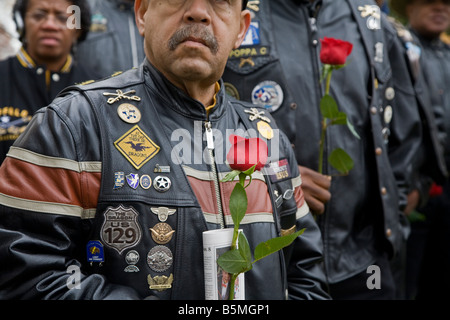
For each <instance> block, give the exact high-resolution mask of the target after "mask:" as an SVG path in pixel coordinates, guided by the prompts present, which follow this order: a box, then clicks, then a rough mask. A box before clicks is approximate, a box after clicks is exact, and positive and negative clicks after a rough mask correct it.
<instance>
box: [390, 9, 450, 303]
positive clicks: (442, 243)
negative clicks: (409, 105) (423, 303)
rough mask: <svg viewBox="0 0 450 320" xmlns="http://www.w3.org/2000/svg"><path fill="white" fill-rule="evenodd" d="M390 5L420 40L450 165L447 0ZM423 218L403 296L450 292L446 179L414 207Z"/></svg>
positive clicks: (416, 227)
mask: <svg viewBox="0 0 450 320" xmlns="http://www.w3.org/2000/svg"><path fill="white" fill-rule="evenodd" d="M390 5H391V8H392V9H393V10H395V12H396V13H397V14H399V15H401V16H402V17H404V18H406V19H407V21H408V24H407V26H408V28H409V30H410V31H411V33H412V35H413V36H414V38H415V39H416V40H418V43H419V44H420V49H421V56H422V60H423V64H422V70H424V71H425V72H426V73H425V75H426V81H425V83H426V85H427V87H426V91H425V92H424V93H425V94H427V95H428V96H429V99H430V100H431V102H432V104H433V107H434V108H436V107H440V108H441V110H442V111H443V117H442V120H441V121H439V122H438V126H440V127H442V131H443V132H444V135H443V138H441V140H442V141H443V146H444V151H443V152H444V158H445V162H446V166H447V167H449V165H450V139H449V136H450V90H449V88H448V84H449V83H450V46H449V45H448V44H446V43H444V42H443V41H442V40H441V39H440V36H441V34H442V33H443V32H445V31H446V30H447V29H448V28H449V26H450V1H449V0H428V1H425V0H395V1H391V3H390ZM417 212H418V213H419V214H420V215H419V217H422V221H420V220H419V221H415V222H414V223H412V235H411V238H410V241H409V243H408V252H410V254H408V260H409V261H408V275H407V277H408V278H407V279H408V281H407V284H408V289H407V292H408V298H410V299H442V298H448V297H450V295H449V293H448V291H445V290H444V291H442V290H440V289H441V288H442V287H446V286H448V285H450V277H449V276H448V270H450V182H449V180H448V178H447V180H444V181H443V182H441V183H437V184H434V185H432V187H431V189H430V199H429V200H428V202H427V203H426V205H425V206H422V207H419V208H417Z"/></svg>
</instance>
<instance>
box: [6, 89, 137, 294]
mask: <svg viewBox="0 0 450 320" xmlns="http://www.w3.org/2000/svg"><path fill="white" fill-rule="evenodd" d="M63 100H64V99H63ZM68 103H72V104H77V105H79V107H78V108H70V109H67V110H72V111H69V112H74V109H76V111H75V112H74V114H67V113H65V112H64V111H63V110H65V108H64V105H65V104H68ZM84 105H87V103H86V101H85V100H84V98H82V97H81V96H79V97H76V98H73V99H68V100H67V101H65V100H64V101H62V100H61V99H60V104H58V103H57V104H54V105H52V106H50V107H48V108H45V109H41V110H40V111H39V112H38V113H37V114H36V115H35V117H34V118H33V120H32V121H31V122H30V124H29V125H28V127H27V130H26V131H25V132H24V133H23V135H22V136H21V137H20V138H19V139H18V140H17V141H16V143H15V144H14V146H13V148H12V149H11V150H10V153H9V156H8V157H7V158H6V160H5V161H4V162H3V164H2V166H1V167H0V176H1V177H2V184H1V186H0V239H1V241H0V261H2V263H1V264H0V299H138V298H139V297H138V295H137V294H136V292H135V291H134V289H132V288H129V287H123V286H117V285H114V284H111V283H108V282H107V281H106V280H105V278H104V277H102V276H101V275H98V274H93V275H87V274H84V270H83V264H85V263H87V257H86V247H85V246H82V245H81V246H80V244H83V243H84V244H87V242H88V241H89V240H91V239H89V238H88V234H89V230H90V224H91V220H90V219H88V217H89V214H92V212H94V213H95V206H96V197H97V196H98V192H99V186H100V183H99V181H100V171H101V163H100V162H98V160H99V158H97V156H98V155H97V154H95V152H91V153H90V154H89V153H88V152H87V150H89V148H93V150H94V149H95V148H97V147H98V146H99V142H98V141H96V140H98V138H97V137H96V135H95V130H94V132H91V135H92V137H91V139H89V140H86V141H90V146H89V145H86V143H85V144H80V141H81V140H80V139H81V138H82V136H83V135H84V134H87V131H88V130H87V129H84V130H83V129H80V127H82V126H84V125H86V127H85V128H91V129H92V128H95V126H91V123H90V122H91V121H92V118H91V116H90V112H89V108H85V107H83V106H84ZM66 106H67V105H66ZM77 113H78V115H77ZM80 115H82V116H83V118H84V121H81V122H80V123H81V125H80V127H78V128H77V127H75V126H74V125H73V123H75V121H73V122H72V121H71V119H72V118H71V117H79V116H80ZM43 128H45V129H43ZM80 159H83V161H81V160H80ZM87 168H89V169H87ZM95 168H97V169H95ZM74 270H75V272H73V271H74ZM77 270H79V271H80V272H79V273H76V271H77ZM77 280H80V284H79V287H78V286H76V285H75V284H77ZM71 288H72V289H71Z"/></svg>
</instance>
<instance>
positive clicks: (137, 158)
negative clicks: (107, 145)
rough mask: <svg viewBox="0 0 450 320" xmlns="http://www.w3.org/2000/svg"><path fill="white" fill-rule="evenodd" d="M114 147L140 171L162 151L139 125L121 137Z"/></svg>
mask: <svg viewBox="0 0 450 320" xmlns="http://www.w3.org/2000/svg"><path fill="white" fill-rule="evenodd" d="M114 145H115V146H116V148H117V149H118V150H119V151H120V152H121V153H122V154H123V155H124V157H125V158H126V159H127V160H128V161H129V162H130V163H131V164H132V165H133V167H135V168H136V169H140V168H141V167H142V166H143V165H144V164H146V163H147V161H149V160H150V159H151V158H153V157H154V156H155V155H156V154H157V153H158V152H159V150H160V147H159V146H158V145H157V144H156V143H154V142H153V141H152V140H151V139H150V138H149V137H148V136H147V135H146V134H145V132H144V131H142V129H141V128H139V126H138V125H136V126H134V127H133V128H132V129H131V130H130V131H128V132H127V133H125V134H124V135H123V136H122V137H120V138H119V140H117V141H116V142H114Z"/></svg>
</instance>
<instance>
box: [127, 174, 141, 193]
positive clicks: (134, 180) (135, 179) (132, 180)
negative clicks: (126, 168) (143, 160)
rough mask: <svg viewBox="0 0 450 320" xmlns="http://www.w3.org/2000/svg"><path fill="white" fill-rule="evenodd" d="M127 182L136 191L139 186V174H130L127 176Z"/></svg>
mask: <svg viewBox="0 0 450 320" xmlns="http://www.w3.org/2000/svg"><path fill="white" fill-rule="evenodd" d="M127 182H128V185H129V186H130V187H131V188H133V189H135V190H136V189H137V187H138V186H139V174H137V173H130V174H129V175H127Z"/></svg>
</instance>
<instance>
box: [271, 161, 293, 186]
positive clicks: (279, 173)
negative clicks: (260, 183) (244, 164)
mask: <svg viewBox="0 0 450 320" xmlns="http://www.w3.org/2000/svg"><path fill="white" fill-rule="evenodd" d="M267 172H268V174H269V175H270V180H271V181H272V182H273V183H275V182H279V181H281V180H285V179H288V178H290V177H291V168H290V167H289V162H288V161H287V159H282V160H280V161H276V162H271V163H270V164H269V166H268V167H267Z"/></svg>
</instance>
